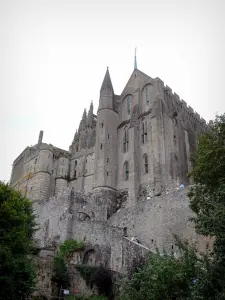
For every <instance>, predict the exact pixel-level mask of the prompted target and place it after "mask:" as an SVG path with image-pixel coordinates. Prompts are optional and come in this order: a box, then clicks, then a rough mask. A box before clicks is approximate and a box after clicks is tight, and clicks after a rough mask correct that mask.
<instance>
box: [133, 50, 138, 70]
mask: <svg viewBox="0 0 225 300" xmlns="http://www.w3.org/2000/svg"><path fill="white" fill-rule="evenodd" d="M136 53H137V48H135V52H134V69H137V56H136Z"/></svg>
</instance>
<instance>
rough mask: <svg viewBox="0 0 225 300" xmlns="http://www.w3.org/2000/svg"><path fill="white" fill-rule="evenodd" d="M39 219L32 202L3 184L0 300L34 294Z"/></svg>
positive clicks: (0, 186) (0, 190) (0, 197)
mask: <svg viewBox="0 0 225 300" xmlns="http://www.w3.org/2000/svg"><path fill="white" fill-rule="evenodd" d="M35 226H36V224H35V216H34V214H33V210H32V204H31V202H30V201H29V200H28V199H26V198H24V197H23V196H22V195H21V194H20V193H19V192H17V191H15V190H13V189H12V188H11V187H10V186H9V185H8V184H4V183H2V182H0V299H4V300H8V299H15V300H20V299H21V300H22V299H26V298H27V297H28V296H29V295H30V294H31V293H32V291H33V287H34V284H35V270H34V266H33V264H32V261H31V259H30V257H29V255H30V254H31V253H32V249H33V235H34V232H35Z"/></svg>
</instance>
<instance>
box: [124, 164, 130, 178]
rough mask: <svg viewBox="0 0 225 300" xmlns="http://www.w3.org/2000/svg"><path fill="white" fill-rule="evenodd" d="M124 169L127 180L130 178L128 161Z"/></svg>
mask: <svg viewBox="0 0 225 300" xmlns="http://www.w3.org/2000/svg"><path fill="white" fill-rule="evenodd" d="M124 171H125V174H124V175H125V180H128V179H129V164H128V161H126V162H125V163H124Z"/></svg>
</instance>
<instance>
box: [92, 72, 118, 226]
mask: <svg viewBox="0 0 225 300" xmlns="http://www.w3.org/2000/svg"><path fill="white" fill-rule="evenodd" d="M118 125H119V116H118V112H117V111H116V110H115V99H114V90H113V86H112V82H111V78H110V75H109V70H108V68H107V71H106V74H105V77H104V80H103V83H102V86H101V90H100V99H99V107H98V112H97V124H96V144H95V169H94V187H93V192H94V193H95V194H98V197H99V196H100V198H102V199H103V201H104V199H105V201H107V203H105V205H106V207H107V210H106V212H105V216H104V219H105V220H107V219H108V218H109V217H110V216H111V215H112V213H113V211H114V208H115V207H116V197H117V190H116V187H117V127H118Z"/></svg>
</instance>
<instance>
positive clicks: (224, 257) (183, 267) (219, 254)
mask: <svg viewBox="0 0 225 300" xmlns="http://www.w3.org/2000/svg"><path fill="white" fill-rule="evenodd" d="M211 125H212V127H211V130H210V131H209V132H207V133H206V134H204V135H202V136H201V137H200V139H199V141H198V147H197V151H196V153H195V155H194V157H193V170H192V171H191V173H190V176H191V177H192V178H193V179H194V185H193V186H192V187H191V188H190V192H189V198H190V207H191V209H192V210H193V211H194V212H195V213H196V217H195V218H194V219H193V221H194V224H195V228H196V231H197V232H198V233H199V234H202V235H206V236H211V237H214V238H215V242H214V247H213V251H212V252H211V253H210V252H208V253H207V254H205V255H203V254H202V255H199V253H198V254H197V251H196V249H195V248H194V247H191V246H189V245H188V244H187V243H184V242H183V243H181V242H180V243H178V246H179V248H180V250H181V252H182V256H181V257H180V258H178V259H175V258H174V257H171V256H169V255H162V256H160V255H159V254H156V255H151V256H150V257H149V260H148V262H147V264H146V265H145V266H142V267H141V268H139V269H138V270H137V271H136V272H134V274H133V275H132V277H131V279H126V278H125V279H123V280H122V281H121V282H120V283H119V290H120V295H119V299H121V300H128V299H129V300H130V299H132V300H135V299H138V300H142V299H143V300H148V299H149V300H158V299H159V300H161V299H165V300H167V299H168V300H172V299H182V300H185V299H186V300H206V299H207V300H224V299H225V114H224V115H222V116H218V117H216V119H215V121H214V122H213V124H211Z"/></svg>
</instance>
